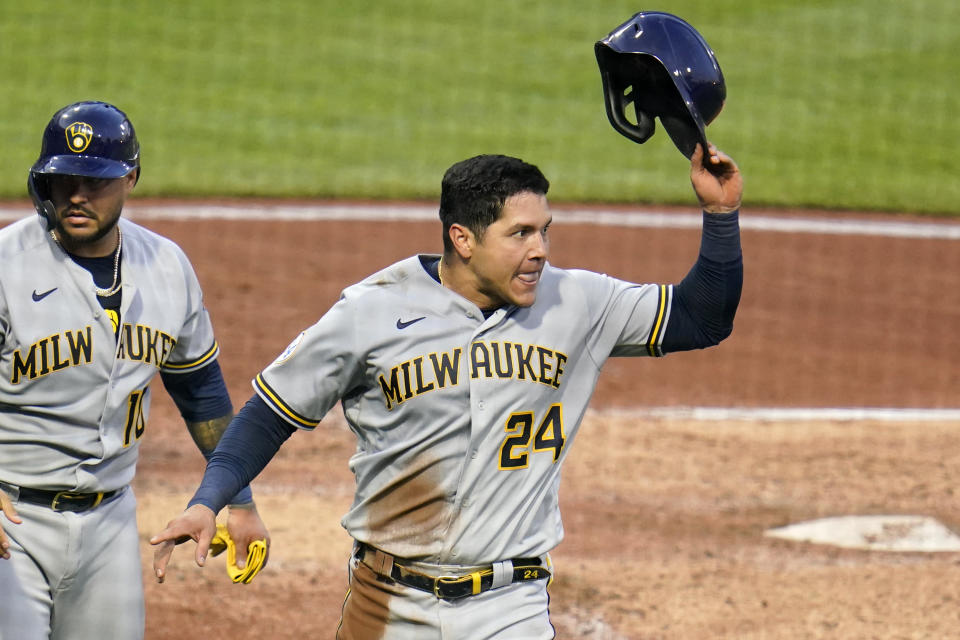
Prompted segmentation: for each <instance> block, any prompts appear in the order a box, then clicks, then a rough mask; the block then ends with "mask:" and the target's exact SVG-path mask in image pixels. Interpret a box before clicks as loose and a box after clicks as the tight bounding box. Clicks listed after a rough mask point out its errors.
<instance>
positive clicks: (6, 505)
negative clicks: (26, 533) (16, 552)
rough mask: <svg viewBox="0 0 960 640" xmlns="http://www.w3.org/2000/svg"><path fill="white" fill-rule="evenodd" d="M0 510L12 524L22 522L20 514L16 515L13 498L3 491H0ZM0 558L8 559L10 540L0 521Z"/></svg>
mask: <svg viewBox="0 0 960 640" xmlns="http://www.w3.org/2000/svg"><path fill="white" fill-rule="evenodd" d="M0 511H3V515H5V516H6V517H7V520H9V521H10V522H12V523H14V524H20V523H22V522H23V520H21V519H20V516H18V515H17V510H16V509H14V508H13V500H11V499H10V496H8V495H7V494H6V493H4V492H3V491H0ZM0 558H3V559H4V560H9V559H10V540H8V539H7V534H6V533H5V532H4V530H3V525H2V523H0Z"/></svg>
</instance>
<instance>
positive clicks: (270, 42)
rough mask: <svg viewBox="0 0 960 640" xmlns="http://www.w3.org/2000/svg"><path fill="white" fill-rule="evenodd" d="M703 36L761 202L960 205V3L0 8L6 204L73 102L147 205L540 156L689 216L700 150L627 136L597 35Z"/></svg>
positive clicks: (427, 179)
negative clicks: (111, 127)
mask: <svg viewBox="0 0 960 640" xmlns="http://www.w3.org/2000/svg"><path fill="white" fill-rule="evenodd" d="M661 8H662V9H665V10H669V11H670V12H672V13H676V14H677V15H680V16H681V17H684V18H685V19H687V20H688V21H689V22H691V23H692V24H693V25H694V26H695V27H697V29H698V30H699V31H700V32H701V33H702V34H703V35H704V37H705V38H706V39H707V41H708V42H709V43H710V44H711V46H712V47H713V49H714V50H715V52H716V55H717V58H718V60H719V61H720V65H721V67H722V69H723V72H724V75H725V76H726V80H727V90H728V98H727V104H726V106H725V108H724V111H723V112H722V113H721V114H720V116H719V117H718V118H717V120H716V121H715V122H714V123H713V124H712V125H711V126H710V127H709V129H708V134H709V136H710V138H711V140H713V141H714V142H715V143H716V144H717V145H718V146H720V147H721V148H723V149H724V150H726V151H728V152H729V153H730V154H731V155H733V156H734V157H735V158H736V159H737V161H738V162H739V164H740V165H741V167H742V169H743V171H744V174H745V176H746V179H747V192H746V196H747V197H746V199H747V200H748V201H749V203H751V204H752V205H755V206H819V207H829V208H837V209H872V210H886V211H911V212H918V213H945V214H957V213H960V180H957V179H956V177H955V174H956V172H957V168H958V167H960V162H958V160H957V157H958V156H957V154H956V152H955V150H954V148H955V147H954V145H955V144H956V141H957V140H958V139H960V121H958V119H957V118H955V117H954V114H955V113H956V112H957V111H958V110H960V88H958V86H957V83H956V79H957V78H960V59H958V56H957V55H956V52H957V51H958V50H960V35H958V34H960V31H958V30H957V28H956V24H957V23H958V22H960V4H958V3H956V2H955V1H954V0H912V1H911V2H903V0H871V1H869V2H868V1H866V0H807V1H805V2H799V1H795V2H794V1H787V0H738V1H737V2H726V1H723V0H721V1H720V2H717V1H716V0H714V1H713V2H706V1H704V0H676V1H674V2H670V3H667V4H666V5H664V6H661V7H655V6H641V5H638V4H636V3H633V2H624V1H623V0H608V1H606V2H603V3H596V4H594V3H584V2H582V1H581V0H549V1H548V0H536V1H534V0H489V1H486V2H476V1H474V0H404V1H400V0H393V1H385V0H381V1H379V2H374V1H372V0H359V1H357V2H352V3H343V2H334V1H332V0H316V1H313V2H305V1H303V2H296V1H294V0H275V1H273V2H270V3H266V2H259V1H256V2H255V1H252V0H232V1H230V2H227V1H225V0H192V1H190V0H170V1H168V2H162V3H160V2H147V1H145V0H125V1H124V2H120V1H118V0H101V1H91V0H87V1H83V0H79V1H73V2H67V1H66V0H44V1H43V2H38V3H23V2H20V1H19V0H0V9H2V16H3V18H2V22H0V90H2V93H3V96H4V99H3V101H2V102H0V139H2V140H3V141H4V144H3V148H4V162H3V163H2V166H0V198H19V197H23V196H24V195H25V193H24V192H25V179H26V172H27V169H28V167H29V166H30V164H31V163H32V162H33V161H34V160H35V159H36V156H37V153H38V151H39V143H40V135H41V132H42V129H43V127H44V126H45V124H46V122H47V121H48V119H49V118H50V116H51V115H52V114H53V112H54V111H56V110H57V109H58V108H59V107H61V106H63V105H65V104H67V103H69V102H73V101H75V100H80V99H103V100H107V101H110V102H114V103H115V104H117V105H118V106H120V107H121V108H123V109H124V110H126V111H127V113H128V114H129V115H130V116H131V119H132V120H133V122H134V124H135V125H136V127H137V132H138V135H139V137H140V140H141V144H142V147H143V167H144V169H143V179H142V181H141V183H140V185H139V186H138V188H137V193H138V194H139V195H141V196H145V195H163V196H182V195H190V196H200V195H231V196H281V197H345V198H425V199H434V198H436V196H437V194H438V191H439V183H440V176H441V175H442V173H443V171H444V170H445V169H446V167H447V166H449V165H450V164H451V163H453V162H455V161H457V160H460V159H462V158H464V157H467V156H469V155H473V154H476V153H488V152H494V153H507V154H511V155H518V156H520V157H522V158H524V159H526V160H528V161H531V162H534V163H535V164H538V165H539V166H540V167H541V168H542V169H543V170H544V172H545V173H546V174H547V176H548V177H549V178H550V180H551V182H552V184H553V187H552V190H551V196H552V199H553V200H554V201H593V202H643V203H690V202H692V194H691V192H690V187H689V181H688V178H687V175H686V160H685V159H684V158H683V156H682V155H681V154H680V153H679V152H678V151H677V150H676V149H675V148H674V147H673V145H672V143H671V142H670V139H669V137H668V136H667V135H666V134H665V132H663V130H662V129H659V130H658V132H657V133H656V134H655V135H654V137H653V138H652V139H651V140H650V141H648V142H647V143H646V144H644V145H637V144H634V143H632V142H630V141H628V140H627V139H626V138H623V137H622V136H620V135H619V134H618V133H616V132H615V131H614V130H613V128H612V127H611V126H610V124H609V123H608V122H607V119H606V115H605V112H604V106H603V99H602V94H601V89H600V77H599V73H598V71H597V65H596V61H595V59H594V56H593V43H594V42H595V41H596V40H598V39H600V38H602V37H603V36H605V35H606V34H607V33H608V32H609V31H610V30H612V29H613V28H614V27H616V26H617V25H618V24H620V23H621V22H622V21H624V20H625V19H627V18H628V17H630V16H631V15H632V14H633V13H635V12H636V11H639V10H640V9H661Z"/></svg>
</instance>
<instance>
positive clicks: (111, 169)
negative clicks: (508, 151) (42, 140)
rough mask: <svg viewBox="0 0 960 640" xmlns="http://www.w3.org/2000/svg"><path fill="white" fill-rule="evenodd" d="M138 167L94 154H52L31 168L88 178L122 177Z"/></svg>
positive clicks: (40, 172) (34, 171) (42, 171)
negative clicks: (94, 155)
mask: <svg viewBox="0 0 960 640" xmlns="http://www.w3.org/2000/svg"><path fill="white" fill-rule="evenodd" d="M136 169H137V167H136V166H135V165H130V164H128V163H126V162H120V161H119V160H111V159H109V158H100V157H93V156H83V155H76V156H65V155H59V156H50V157H48V158H43V159H42V160H40V161H38V162H37V163H36V164H34V165H33V167H32V168H31V169H30V171H31V172H32V173H35V174H58V175H67V176H86V177H88V178H122V177H123V176H125V175H127V174H128V173H130V172H131V171H135V170H136Z"/></svg>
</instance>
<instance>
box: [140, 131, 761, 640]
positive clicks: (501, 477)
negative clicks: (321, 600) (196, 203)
mask: <svg viewBox="0 0 960 640" xmlns="http://www.w3.org/2000/svg"><path fill="white" fill-rule="evenodd" d="M707 154H708V159H707V160H706V161H704V158H705V156H706V155H707ZM707 154H705V152H704V149H703V148H702V147H701V146H697V147H696V149H695V150H694V152H693V154H692V157H691V165H690V177H691V180H692V182H693V187H694V190H695V192H696V194H697V196H698V198H699V200H700V202H701V205H702V208H703V210H704V213H703V231H702V243H701V250H700V255H699V258H698V260H697V261H696V263H695V264H694V266H693V268H692V269H691V271H690V272H689V273H688V274H687V276H686V277H685V278H684V279H683V281H682V282H680V283H679V284H676V285H669V284H636V283H631V282H626V281H623V280H619V279H616V278H614V277H610V276H607V275H602V274H598V273H593V272H589V271H584V270H577V269H560V268H557V267H555V266H553V265H551V264H550V263H549V262H548V249H549V237H550V236H549V228H550V224H551V221H552V215H551V213H550V209H549V207H548V204H547V198H546V194H547V190H548V188H549V183H548V181H547V179H546V178H545V177H544V176H543V174H542V173H541V172H540V170H539V169H537V167H535V166H533V165H531V164H528V163H526V162H523V161H522V160H520V159H517V158H512V157H509V156H500V155H482V156H476V157H473V158H469V159H467V160H464V161H462V162H459V163H457V164H455V165H453V166H452V167H451V168H450V169H449V170H448V171H447V172H446V175H445V176H444V179H443V182H442V187H441V196H440V220H441V223H442V229H443V236H442V237H443V254H442V255H416V256H413V257H410V258H408V259H405V260H402V261H400V262H398V263H396V264H394V265H392V266H389V267H387V268H385V269H383V270H382V271H379V272H378V273H375V274H373V275H371V276H370V277H368V278H366V279H365V280H363V281H361V282H359V283H357V284H355V285H353V286H350V287H348V288H346V289H345V290H344V291H343V293H342V295H341V297H340V300H339V301H338V302H337V303H336V304H335V305H333V307H331V308H330V309H329V310H328V311H327V312H326V313H325V314H324V315H323V316H322V317H321V318H320V319H319V320H318V321H317V323H316V324H314V325H313V326H311V327H309V328H307V329H306V330H305V331H303V332H302V333H301V334H300V335H299V336H297V337H296V338H295V339H294V340H293V342H292V343H291V344H290V345H289V347H288V348H287V349H286V350H285V351H284V352H283V353H281V354H280V355H279V356H278V357H277V359H276V360H275V361H274V362H273V363H272V364H270V365H269V366H268V367H267V368H266V369H264V370H263V371H262V372H261V373H260V374H259V375H257V376H256V378H255V379H254V381H253V387H254V391H255V393H254V395H253V397H252V398H251V400H250V401H249V402H248V403H247V404H246V405H245V406H244V407H243V409H241V411H240V412H238V414H237V416H236V417H235V418H234V419H233V421H232V422H231V425H230V427H229V428H228V429H227V432H226V433H225V434H224V437H223V439H222V440H221V441H220V444H219V446H218V447H217V450H216V451H215V452H214V454H213V456H212V457H211V459H210V461H209V463H208V465H207V470H206V473H205V475H204V478H203V481H202V484H201V485H200V487H199V488H198V490H197V492H196V494H195V495H194V497H193V499H192V500H191V502H190V504H189V505H188V508H187V510H186V511H185V512H183V513H182V514H181V515H180V516H178V517H176V518H175V519H173V520H172V521H171V522H170V523H169V524H168V525H167V527H166V529H164V530H163V531H161V532H160V533H158V534H157V535H156V536H154V537H153V538H152V539H151V543H153V544H155V545H157V549H156V551H155V557H154V568H155V571H156V574H157V576H158V578H163V577H164V576H165V575H166V572H167V568H168V564H169V560H170V558H171V554H172V551H173V549H174V546H175V544H176V542H177V541H178V540H184V539H186V538H185V537H187V536H189V537H191V538H193V539H195V540H198V544H197V547H196V550H195V554H196V556H195V557H196V562H197V563H198V564H201V565H202V564H203V562H204V558H205V556H206V554H207V543H208V541H209V540H210V538H211V536H212V535H213V534H214V531H215V524H214V515H215V514H216V513H217V512H218V511H219V510H220V509H221V508H222V507H223V505H224V504H226V501H227V500H229V497H230V496H231V495H233V493H235V492H236V491H237V489H239V488H240V487H241V486H243V485H244V484H246V483H248V482H249V481H250V480H251V479H252V478H253V477H255V476H256V474H257V473H259V471H260V470H261V469H262V468H263V466H264V465H266V464H267V462H268V461H269V460H270V458H271V457H272V456H273V455H274V454H275V453H276V451H278V450H279V448H280V446H281V445H282V443H283V442H284V441H285V440H286V439H287V438H288V437H289V436H290V435H291V434H292V433H294V432H296V431H298V430H306V431H310V430H312V429H314V427H316V426H317V425H318V424H319V422H320V420H321V419H322V418H323V416H324V414H326V412H327V411H328V410H330V409H331V408H332V407H333V406H334V405H335V404H336V403H337V402H340V403H341V404H342V408H343V412H344V415H345V417H346V420H347V422H348V423H349V425H350V428H351V429H352V431H353V432H354V434H355V435H356V438H357V450H356V454H355V455H353V456H352V457H351V459H350V462H349V465H350V468H351V469H352V471H353V473H354V474H355V477H356V493H355V496H354V500H353V505H352V506H351V508H350V510H349V511H348V512H347V514H346V515H345V516H344V517H343V520H342V524H343V526H344V527H345V528H346V530H347V531H348V532H349V534H350V535H351V536H352V537H353V539H354V540H355V541H356V544H355V547H354V553H353V554H352V556H351V558H350V588H349V591H348V595H347V598H346V600H345V602H344V606H343V614H342V619H341V624H340V627H339V629H338V631H337V637H338V638H341V639H348V638H353V639H359V638H383V639H389V640H393V639H414V638H416V639H418V640H422V639H439V638H449V639H458V640H459V639H463V638H471V639H486V638H552V637H554V635H555V631H554V629H553V626H552V624H551V622H550V616H549V611H548V602H549V600H548V595H547V584H548V582H549V580H550V578H551V575H552V572H553V571H554V568H553V566H552V564H551V561H550V556H549V553H550V550H551V549H553V548H554V547H555V546H556V545H557V544H558V543H559V542H560V541H561V539H562V537H563V526H562V523H561V519H560V512H559V508H558V488H559V481H560V469H561V467H562V465H563V462H564V460H565V459H566V458H567V455H568V454H569V451H570V447H571V446H572V444H573V441H574V439H575V438H576V436H577V431H578V428H579V425H580V422H581V419H582V418H583V415H584V412H585V411H586V409H587V405H588V402H589V400H590V397H591V395H592V393H593V389H594V387H595V384H596V382H597V378H598V376H599V375H600V370H601V367H602V366H603V363H604V362H605V361H606V359H607V358H609V357H611V356H652V357H659V356H662V355H664V354H666V353H668V352H672V351H681V350H689V349H698V348H703V347H708V346H711V345H715V344H717V343H718V342H720V341H721V340H722V339H724V338H725V337H727V335H729V333H730V332H731V330H732V326H733V318H734V314H735V311H736V308H737V306H738V303H739V298H740V291H741V285H742V273H743V272H742V260H741V252H740V234H739V222H738V219H739V207H740V196H741V191H742V180H741V176H740V172H739V170H738V169H737V165H736V164H735V163H734V162H733V160H732V159H731V158H729V157H728V156H727V155H725V154H724V153H722V152H720V151H717V150H716V149H715V148H714V147H712V146H710V147H709V150H708V151H707ZM707 166H709V167H710V170H709V171H708V170H707ZM638 250H639V248H638ZM246 451H257V452H258V459H257V460H250V459H249V457H248V458H244V454H243V452H246Z"/></svg>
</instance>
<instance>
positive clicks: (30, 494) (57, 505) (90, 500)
mask: <svg viewBox="0 0 960 640" xmlns="http://www.w3.org/2000/svg"><path fill="white" fill-rule="evenodd" d="M120 491H121V490H120V489H114V490H113V491H102V492H100V493H75V492H73V491H46V490H43V489H28V488H27V487H20V500H22V501H23V502H29V503H31V504H39V505H43V506H45V507H50V508H51V509H53V510H54V511H74V512H80V511H89V510H90V509H93V508H94V507H96V506H97V505H99V504H101V503H102V502H103V501H104V500H109V499H110V498H112V497H113V496H115V495H117V494H118V493H120Z"/></svg>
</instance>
